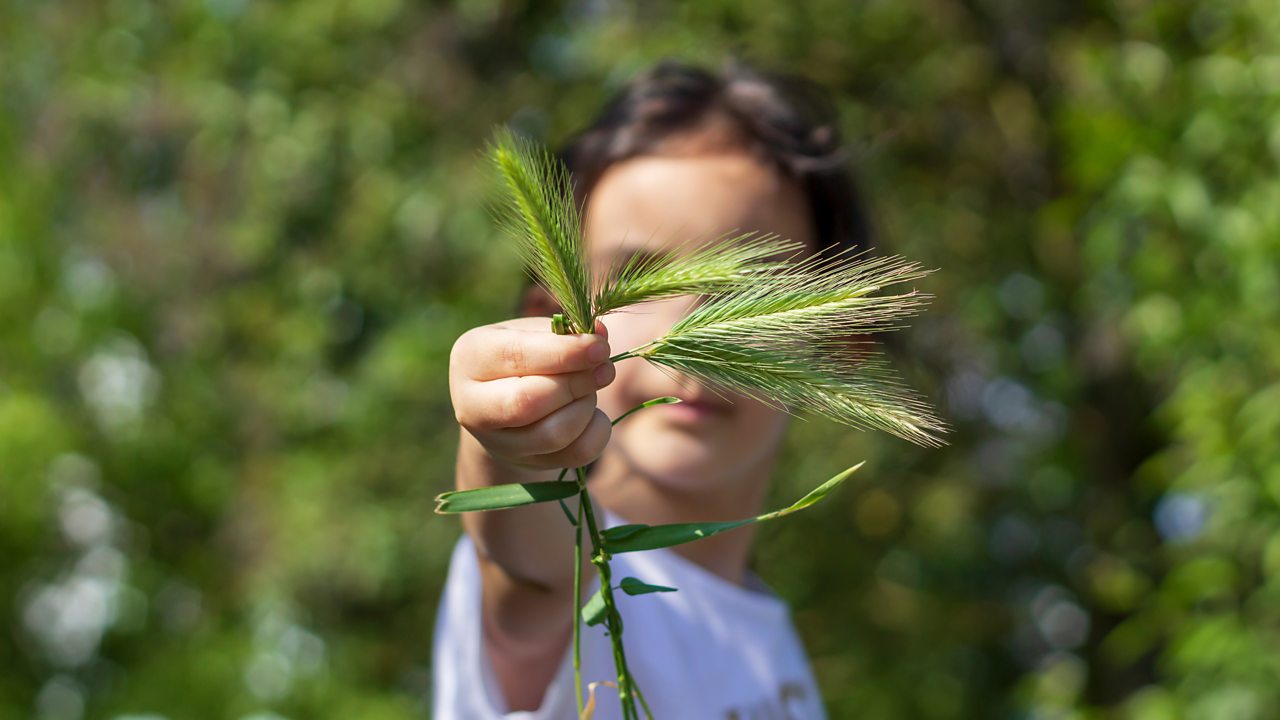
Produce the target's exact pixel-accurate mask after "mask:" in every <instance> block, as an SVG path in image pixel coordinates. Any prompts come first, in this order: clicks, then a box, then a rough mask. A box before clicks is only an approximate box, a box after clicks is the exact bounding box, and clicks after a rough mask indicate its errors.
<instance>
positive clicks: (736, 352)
mask: <svg viewBox="0 0 1280 720" xmlns="http://www.w3.org/2000/svg"><path fill="white" fill-rule="evenodd" d="M842 349H843V352H839V351H838V350H837V349H836V348H835V347H824V346H817V347H814V346H809V347H808V348H806V347H804V346H803V344H801V343H794V344H792V345H791V346H790V347H786V348H781V349H779V348H773V347H762V346H759V345H752V344H749V343H730V342H725V341H722V340H721V341H703V340H695V341H688V340H686V339H685V338H680V337H670V338H667V339H666V340H664V341H663V342H662V343H661V344H658V345H656V346H654V348H652V349H651V350H650V351H648V352H647V353H644V354H642V357H644V358H645V359H646V360H648V361H649V362H651V363H654V364H655V365H657V366H659V367H662V368H669V369H671V370H677V371H679V372H682V373H684V374H686V375H688V376H690V377H693V378H695V379H697V380H699V381H700V382H702V383H704V384H707V385H709V386H711V387H713V388H723V389H726V390H730V391H734V392H737V393H739V394H741V395H745V396H747V397H750V398H753V399H755V400H758V401H760V402H763V403H765V404H767V405H771V406H773V407H776V408H779V409H785V410H787V411H789V412H796V411H809V412H812V413H815V414H818V415H821V416H824V417H826V418H829V419H831V420H834V421H836V422H839V423H842V424H845V425H849V426H851V427H856V428H861V429H875V430H883V431H885V432H888V433H890V434H892V435H896V436H898V437H900V438H903V439H905V440H909V441H911V442H914V443H917V444H919V445H925V446H938V445H941V444H942V441H941V440H940V439H939V438H938V435H939V434H940V433H943V432H945V431H946V425H945V424H944V423H943V422H942V421H941V420H939V419H938V418H937V417H936V416H935V415H934V414H933V412H932V410H931V409H930V408H929V406H928V403H926V402H925V401H924V400H923V399H921V398H920V397H919V396H918V395H916V394H915V393H914V392H913V391H912V390H911V389H909V388H907V387H906V386H904V385H902V383H901V382H900V381H899V380H898V379H897V378H896V377H895V376H894V374H893V371H892V370H891V369H890V367H889V366H888V364H887V363H886V362H885V361H884V360H883V359H881V358H880V357H878V356H876V355H874V354H872V353H870V352H868V351H866V350H860V351H854V350H853V349H852V348H851V347H849V346H847V345H846V346H844V347H843V348H842Z"/></svg>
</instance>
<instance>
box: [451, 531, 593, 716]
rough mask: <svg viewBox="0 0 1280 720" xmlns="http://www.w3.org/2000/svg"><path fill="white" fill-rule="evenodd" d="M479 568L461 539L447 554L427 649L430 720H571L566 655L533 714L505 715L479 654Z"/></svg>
mask: <svg viewBox="0 0 1280 720" xmlns="http://www.w3.org/2000/svg"><path fill="white" fill-rule="evenodd" d="M480 593H481V585H480V563H479V561H478V560H477V558H476V550H475V546H474V545H473V544H472V542H471V539H470V538H468V537H467V536H466V535H463V536H462V538H461V539H459V540H458V544H457V545H456V546H455V547H454V549H453V557H452V559H451V560H450V562H449V575H448V578H447V579H446V580H445V587H444V594H443V596H442V598H441V602H440V610H439V614H438V615H437V616H436V628H435V641H434V644H433V647H432V686H433V695H432V709H433V712H432V717H433V718H435V720H491V719H492V720H500V719H501V720H563V719H564V718H571V717H575V716H576V715H577V709H576V703H575V702H574V699H573V669H572V665H571V662H570V659H569V652H568V650H566V652H565V656H564V657H563V658H562V660H561V662H560V668H559V670H558V671H557V672H556V674H555V677H554V678H553V679H552V681H551V684H550V685H548V687H547V692H546V694H545V695H544V696H543V698H542V706H541V707H540V708H538V709H537V710H535V711H514V712H512V711H509V710H508V709H507V702H506V698H504V697H503V695H502V690H501V688H500V687H499V686H498V682H497V677H496V676H495V675H494V672H493V667H492V666H491V665H490V663H489V655H488V653H486V652H485V650H484V637H483V632H484V624H483V623H482V622H481V620H480Z"/></svg>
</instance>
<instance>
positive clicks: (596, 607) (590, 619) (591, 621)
mask: <svg viewBox="0 0 1280 720" xmlns="http://www.w3.org/2000/svg"><path fill="white" fill-rule="evenodd" d="M607 610H608V608H606V607H605V604H604V590H603V589H601V590H596V592H595V594H594V595H592V596H591V599H590V600H587V602H586V604H585V605H583V606H582V622H584V623H586V624H587V625H588V626H595V625H599V624H600V623H602V622H604V619H605V613H606V612H607Z"/></svg>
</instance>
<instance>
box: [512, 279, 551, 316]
mask: <svg viewBox="0 0 1280 720" xmlns="http://www.w3.org/2000/svg"><path fill="white" fill-rule="evenodd" d="M558 312H560V303H557V302H556V301H555V298H553V297H551V293H549V292H547V290H546V288H544V287H542V286H541V285H537V284H532V285H530V286H529V287H528V288H526V289H525V291H524V296H523V297H521V298H520V316H521V317H551V316H552V315H554V314H556V313H558Z"/></svg>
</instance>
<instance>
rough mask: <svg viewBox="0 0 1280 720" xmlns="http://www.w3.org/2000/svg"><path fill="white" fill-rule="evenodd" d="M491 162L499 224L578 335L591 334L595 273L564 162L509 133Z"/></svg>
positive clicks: (502, 135) (502, 134)
mask: <svg viewBox="0 0 1280 720" xmlns="http://www.w3.org/2000/svg"><path fill="white" fill-rule="evenodd" d="M489 158H490V160H491V161H492V162H493V164H494V166H495V167H496V168H497V170H498V173H499V174H500V175H501V177H502V179H503V185H504V188H505V191H506V192H505V198H504V202H502V203H501V204H499V205H498V207H497V208H495V215H496V216H497V220H498V224H499V225H501V226H502V227H503V228H504V229H505V230H506V231H507V232H508V233H510V234H511V235H512V236H513V237H514V238H515V239H516V240H517V243H516V245H517V247H518V248H519V250H520V255H521V257H522V258H523V260H524V262H525V265H526V267H528V268H529V271H530V273H531V274H532V275H533V276H534V278H535V279H536V280H537V281H538V282H539V283H541V284H542V285H543V286H544V287H545V288H546V289H547V291H548V292H550V293H551V295H552V296H553V297H554V298H555V299H556V302H558V303H559V304H560V307H562V308H563V309H564V314H565V317H567V318H568V320H569V322H570V324H571V325H572V328H571V330H572V331H573V332H591V331H592V329H593V327H594V322H595V313H594V312H593V309H592V296H591V283H590V274H589V272H588V269H587V264H586V260H585V258H586V249H585V247H584V243H583V238H582V222H581V216H580V214H579V213H578V208H577V207H575V206H574V203H573V186H572V183H571V180H570V178H569V172H568V170H567V169H565V167H564V165H563V163H561V162H560V161H559V160H558V159H556V158H555V157H553V156H551V155H550V154H549V153H547V152H546V151H545V150H542V149H541V148H539V147H537V146H535V145H533V144H532V143H529V142H526V141H523V140H521V139H519V138H517V137H516V136H515V134H514V133H512V132H511V131H510V130H506V129H503V130H501V131H499V132H498V134H497V136H496V137H495V138H494V140H493V142H492V143H491V144H490V146H489Z"/></svg>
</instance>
